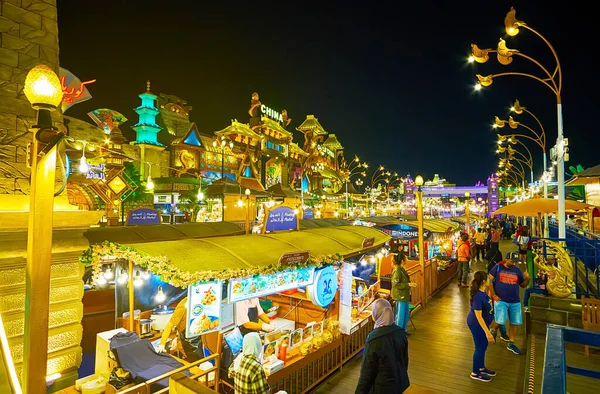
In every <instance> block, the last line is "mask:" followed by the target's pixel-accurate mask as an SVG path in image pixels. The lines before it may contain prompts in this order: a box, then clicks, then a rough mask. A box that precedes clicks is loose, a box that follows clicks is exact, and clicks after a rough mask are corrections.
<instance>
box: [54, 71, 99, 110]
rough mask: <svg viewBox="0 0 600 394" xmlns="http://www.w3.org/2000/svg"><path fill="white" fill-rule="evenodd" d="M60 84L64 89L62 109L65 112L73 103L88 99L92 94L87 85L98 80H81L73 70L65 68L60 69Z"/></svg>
mask: <svg viewBox="0 0 600 394" xmlns="http://www.w3.org/2000/svg"><path fill="white" fill-rule="evenodd" d="M59 78H60V85H61V88H62V91H63V99H62V111H63V113H64V112H65V111H66V110H67V109H69V108H71V107H72V106H73V105H75V104H78V103H81V102H83V101H87V100H89V99H91V98H92V95H91V94H90V92H89V91H88V90H87V87H86V85H89V84H91V83H94V82H96V80H95V79H91V80H89V81H85V82H81V80H80V79H79V78H77V77H76V76H75V75H74V74H73V73H72V72H70V71H69V70H66V69H64V68H62V67H61V68H60V69H59Z"/></svg>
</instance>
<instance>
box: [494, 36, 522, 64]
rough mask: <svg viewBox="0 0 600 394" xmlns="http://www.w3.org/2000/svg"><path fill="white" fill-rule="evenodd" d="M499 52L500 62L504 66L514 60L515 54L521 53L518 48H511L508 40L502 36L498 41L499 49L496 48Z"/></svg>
mask: <svg viewBox="0 0 600 394" xmlns="http://www.w3.org/2000/svg"><path fill="white" fill-rule="evenodd" d="M496 52H497V53H498V62H499V63H500V64H502V65H503V66H508V65H509V64H511V63H512V61H513V58H512V57H513V55H515V54H516V53H519V51H518V50H516V49H509V48H507V47H506V41H504V40H503V39H502V38H500V41H498V49H497V50H496Z"/></svg>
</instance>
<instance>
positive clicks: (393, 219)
mask: <svg viewBox="0 0 600 394" xmlns="http://www.w3.org/2000/svg"><path fill="white" fill-rule="evenodd" d="M416 218H417V217H416V216H415V215H398V216H367V217H360V218H356V219H357V220H362V221H364V222H371V223H375V224H380V225H381V224H388V223H405V220H415V219H416Z"/></svg>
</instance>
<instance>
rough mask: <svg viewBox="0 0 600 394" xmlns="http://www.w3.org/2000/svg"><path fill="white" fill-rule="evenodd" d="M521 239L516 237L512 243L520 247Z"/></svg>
mask: <svg viewBox="0 0 600 394" xmlns="http://www.w3.org/2000/svg"><path fill="white" fill-rule="evenodd" d="M519 238H520V237H514V238H513V239H512V241H511V242H512V243H514V244H515V245H518V244H519Z"/></svg>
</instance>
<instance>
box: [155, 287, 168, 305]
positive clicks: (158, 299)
mask: <svg viewBox="0 0 600 394" xmlns="http://www.w3.org/2000/svg"><path fill="white" fill-rule="evenodd" d="M154 298H155V299H156V302H158V303H161V302H165V300H166V299H167V296H166V295H165V293H163V290H162V286H158V292H157V293H156V295H155V296H154Z"/></svg>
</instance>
